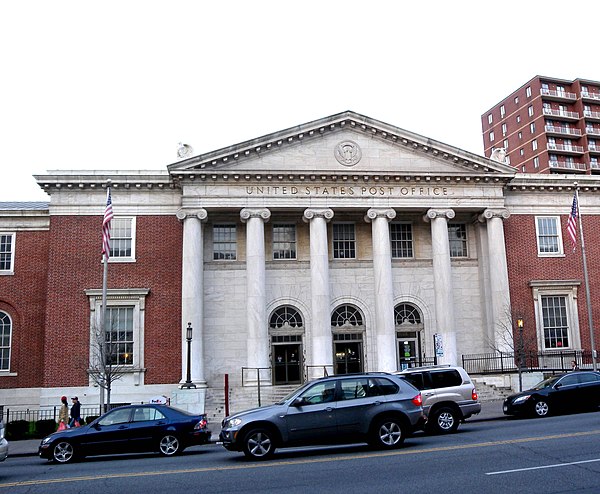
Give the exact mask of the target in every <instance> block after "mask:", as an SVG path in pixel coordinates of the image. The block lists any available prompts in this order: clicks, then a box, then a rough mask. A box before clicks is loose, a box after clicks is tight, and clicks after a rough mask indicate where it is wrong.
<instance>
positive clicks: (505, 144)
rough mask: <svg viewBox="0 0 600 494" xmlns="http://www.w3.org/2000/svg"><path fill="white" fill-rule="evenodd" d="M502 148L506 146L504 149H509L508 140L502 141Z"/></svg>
mask: <svg viewBox="0 0 600 494" xmlns="http://www.w3.org/2000/svg"><path fill="white" fill-rule="evenodd" d="M502 146H504V149H508V139H504V141H502Z"/></svg>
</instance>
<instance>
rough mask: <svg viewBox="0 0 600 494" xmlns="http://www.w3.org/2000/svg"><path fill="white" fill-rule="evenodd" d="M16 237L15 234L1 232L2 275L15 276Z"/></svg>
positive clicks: (0, 271)
mask: <svg viewBox="0 0 600 494" xmlns="http://www.w3.org/2000/svg"><path fill="white" fill-rule="evenodd" d="M15 237H16V234H14V233H8V232H6V233H4V232H0V275H2V274H14V266H15Z"/></svg>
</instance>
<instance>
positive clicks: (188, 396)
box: [171, 386, 206, 414]
mask: <svg viewBox="0 0 600 494" xmlns="http://www.w3.org/2000/svg"><path fill="white" fill-rule="evenodd" d="M205 402H206V386H205V387H204V388H200V387H198V388H180V389H177V390H175V391H173V393H172V395H171V405H172V406H174V407H177V408H180V409H182V410H186V411H188V412H190V413H198V414H200V413H204V410H205Z"/></svg>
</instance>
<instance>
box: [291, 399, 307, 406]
mask: <svg viewBox="0 0 600 494" xmlns="http://www.w3.org/2000/svg"><path fill="white" fill-rule="evenodd" d="M302 405H306V400H305V399H304V398H295V399H294V401H292V403H291V406H293V407H296V408H298V407H301V406H302Z"/></svg>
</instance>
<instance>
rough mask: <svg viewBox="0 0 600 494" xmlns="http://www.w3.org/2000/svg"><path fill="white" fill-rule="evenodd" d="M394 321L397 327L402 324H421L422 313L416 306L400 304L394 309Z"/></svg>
mask: <svg viewBox="0 0 600 494" xmlns="http://www.w3.org/2000/svg"><path fill="white" fill-rule="evenodd" d="M394 319H395V321H396V325H397V326H400V325H401V324H407V323H408V324H421V313H420V312H419V309H417V308H416V307H415V306H414V305H411V304H398V305H397V306H396V307H394Z"/></svg>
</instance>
